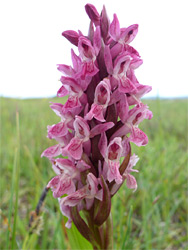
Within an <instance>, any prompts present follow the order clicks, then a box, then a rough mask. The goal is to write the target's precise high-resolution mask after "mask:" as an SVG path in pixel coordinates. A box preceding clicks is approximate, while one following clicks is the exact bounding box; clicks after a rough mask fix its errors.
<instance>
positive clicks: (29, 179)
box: [0, 97, 188, 250]
mask: <svg viewBox="0 0 188 250" xmlns="http://www.w3.org/2000/svg"><path fill="white" fill-rule="evenodd" d="M49 101H53V102H54V101H57V99H56V98H55V99H54V98H50V99H25V100H20V99H11V98H3V97H2V98H0V102H1V103H0V107H1V172H0V173H1V176H0V178H1V187H0V197H1V210H0V216H1V226H0V239H1V241H0V249H91V247H90V245H89V244H88V243H87V242H86V240H84V239H83V238H82V237H81V236H79V234H78V232H77V230H76V229H75V227H74V226H73V227H72V229H70V230H68V229H66V228H65V222H66V219H65V218H64V217H63V216H62V215H61V213H60V211H59V207H58V202H57V200H56V199H54V198H53V197H52V192H51V191H49V192H48V194H47V197H46V199H45V202H44V206H43V208H42V210H41V213H40V216H39V217H37V218H35V222H36V223H35V224H34V225H33V226H32V228H29V227H28V224H29V219H30V216H31V212H32V211H34V210H35V208H36V206H37V203H38V200H39V198H40V195H41V193H42V190H43V189H44V187H45V185H46V184H47V182H48V181H49V180H50V179H51V178H52V177H53V176H54V172H53V171H52V169H51V164H50V162H49V161H48V160H47V159H45V158H41V157H40V155H41V153H42V151H43V150H44V149H46V148H47V147H49V146H51V145H53V144H54V141H50V140H49V139H48V138H46V134H47V131H46V127H47V125H52V124H54V123H56V122H58V117H57V116H56V115H55V113H54V112H53V111H51V110H50V108H49ZM58 101H59V100H58ZM63 101H64V100H63ZM143 102H144V103H147V104H148V105H149V107H150V109H151V110H152V111H153V114H154V117H153V119H152V120H151V121H148V120H146V121H143V122H142V124H141V125H140V128H141V129H143V130H144V132H145V133H147V135H148V137H149V144H148V145H147V146H146V147H140V148H138V147H134V145H132V152H135V153H136V154H138V156H139V157H140V160H139V162H138V163H137V165H136V169H138V170H139V171H140V172H139V173H135V174H134V175H135V177H136V178H137V180H138V189H137V191H136V192H135V193H133V192H132V191H131V190H129V189H127V187H126V185H125V184H124V185H123V186H122V187H121V189H120V191H119V192H118V193H117V194H116V195H115V196H114V197H113V201H112V216H113V223H114V232H113V237H114V249H133V250H137V249H138V250H140V249H143V250H145V249H157V250H159V249H166V250H172V249H174V250H175V249H177V250H181V249H182V250H184V249H188V239H187V212H188V211H187V205H188V203H187V196H186V191H187V179H186V175H187V172H188V171H187V163H188V159H187V121H188V120H187V118H188V117H187V114H188V99H185V98H184V99H166V100H165V99H158V98H156V99H151V100H149V99H146V100H144V101H143Z"/></svg>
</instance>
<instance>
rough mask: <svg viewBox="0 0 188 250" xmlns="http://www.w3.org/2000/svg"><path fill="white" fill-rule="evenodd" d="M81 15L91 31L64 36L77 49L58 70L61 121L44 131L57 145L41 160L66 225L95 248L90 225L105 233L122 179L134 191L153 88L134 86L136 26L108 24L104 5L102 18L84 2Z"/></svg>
mask: <svg viewBox="0 0 188 250" xmlns="http://www.w3.org/2000/svg"><path fill="white" fill-rule="evenodd" d="M85 10H86V13H87V15H88V17H89V19H90V25H89V32H88V34H83V33H82V32H81V31H80V30H78V31H73V30H66V31H64V32H63V33H62V35H63V36H64V37H65V38H66V39H67V40H68V41H69V42H71V43H72V44H73V45H74V46H76V49H77V52H76V53H75V52H74V50H73V49H71V59H72V65H66V64H58V65H57V68H58V70H59V71H60V72H61V73H62V74H63V75H62V76H61V78H60V81H61V83H62V86H61V87H60V89H59V90H58V91H57V97H58V98H59V99H60V103H51V105H50V107H51V108H52V110H53V111H54V112H55V114H56V115H57V116H59V118H60V121H59V122H58V123H56V124H53V125H51V126H48V127H47V130H48V138H49V139H55V140H56V141H57V144H56V145H54V146H51V147H49V148H47V149H46V150H44V152H43V153H42V155H41V156H45V157H47V158H49V160H50V161H51V162H52V168H53V170H54V172H55V174H56V175H55V176H54V177H53V178H52V179H51V180H50V181H49V183H48V185H47V188H51V190H52V192H53V196H54V197H55V198H58V200H59V205H60V209H61V212H62V214H63V215H65V216H66V217H67V218H68V222H67V223H66V226H67V227H68V228H70V227H71V222H72V221H73V222H74V224H75V225H76V227H77V228H78V230H79V231H80V232H81V234H82V235H83V236H84V237H85V238H86V239H87V240H89V241H91V242H92V244H93V242H95V239H93V235H95V232H94V231H93V228H95V226H96V227H98V228H100V230H101V231H100V233H101V235H105V236H106V233H107V231H106V232H103V228H102V227H101V225H103V223H105V222H106V220H107V218H108V216H109V213H110V209H111V197H112V196H113V195H114V194H115V193H116V192H117V191H118V189H119V188H120V186H121V185H123V182H126V185H127V188H129V189H133V190H136V189H137V181H136V178H135V177H134V176H133V175H132V174H131V173H132V172H138V171H137V170H134V169H133V166H135V164H136V162H137V161H138V157H137V156H136V155H135V154H132V153H131V142H133V143H134V144H135V145H136V146H139V147H140V146H145V145H146V144H147V143H148V137H147V135H146V134H145V133H144V132H143V131H142V130H140V128H139V124H140V123H141V122H142V121H143V120H144V119H149V120H150V119H151V118H152V112H151V111H150V110H149V108H148V106H147V105H145V104H143V103H142V101H141V98H142V96H144V95H145V94H147V93H148V92H149V91H151V87H150V86H148V85H143V84H141V83H139V81H138V79H137V78H136V74H135V70H136V69H137V68H138V67H139V66H140V65H141V64H142V63H143V61H142V59H141V57H140V55H139V53H138V51H137V50H136V49H134V48H133V47H132V46H131V45H130V43H131V42H132V41H133V39H134V38H135V37H136V34H137V32H138V25H137V24H133V25H130V26H129V27H127V28H122V27H121V26H120V23H119V20H118V17H117V15H116V14H114V16H113V20H112V21H110V20H109V18H108V15H107V12H106V9H105V6H103V9H102V12H101V14H99V13H98V11H97V9H96V8H95V6H93V5H92V4H86V6H85ZM65 96H66V97H67V98H66V101H65V102H64V100H65V99H62V98H64V97H65ZM62 103H64V104H62ZM62 157H63V158H62ZM81 210H84V211H88V212H87V214H88V216H89V217H91V218H88V219H90V221H92V223H93V225H94V226H93V227H91V225H90V224H88V223H87V221H88V220H84V218H82V216H80V211H81ZM84 214H85V213H83V216H84ZM104 228H105V226H104ZM92 239H93V240H92ZM102 242H103V243H104V244H107V242H108V240H107V239H105V240H104V239H103V240H102ZM98 243H99V242H98ZM98 243H97V244H98ZM94 247H96V246H95V244H94ZM100 247H101V249H102V247H103V248H105V249H108V248H109V246H107V245H106V246H105V247H104V245H103V246H100Z"/></svg>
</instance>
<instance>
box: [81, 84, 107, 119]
mask: <svg viewBox="0 0 188 250" xmlns="http://www.w3.org/2000/svg"><path fill="white" fill-rule="evenodd" d="M110 90H111V87H110V82H109V80H108V79H104V80H103V81H101V82H100V83H99V84H98V85H97V87H96V89H95V98H94V103H93V104H92V106H91V110H90V112H89V113H87V115H86V116H85V119H86V120H91V119H92V118H93V117H94V118H95V119H97V120H98V121H100V122H104V121H105V119H104V115H105V111H106V108H107V106H108V103H109V101H110Z"/></svg>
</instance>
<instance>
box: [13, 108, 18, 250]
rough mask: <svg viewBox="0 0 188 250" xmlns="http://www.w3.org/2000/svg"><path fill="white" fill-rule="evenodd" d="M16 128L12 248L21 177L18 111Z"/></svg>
mask: <svg viewBox="0 0 188 250" xmlns="http://www.w3.org/2000/svg"><path fill="white" fill-rule="evenodd" d="M16 128H17V152H18V154H17V164H16V173H15V204H14V207H15V210H14V222H13V230H12V249H15V241H16V226H17V224H16V223H17V214H18V191H19V179H20V130H19V113H18V112H16Z"/></svg>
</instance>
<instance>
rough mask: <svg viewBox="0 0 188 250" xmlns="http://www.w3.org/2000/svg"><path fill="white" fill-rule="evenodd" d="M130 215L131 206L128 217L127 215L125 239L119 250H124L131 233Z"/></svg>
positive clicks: (131, 211)
mask: <svg viewBox="0 0 188 250" xmlns="http://www.w3.org/2000/svg"><path fill="white" fill-rule="evenodd" d="M132 213H133V207H132V206H131V208H130V211H129V215H128V220H127V231H126V234H125V237H124V239H123V242H122V247H121V249H126V247H127V244H128V241H129V237H130V233H131V218H132Z"/></svg>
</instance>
